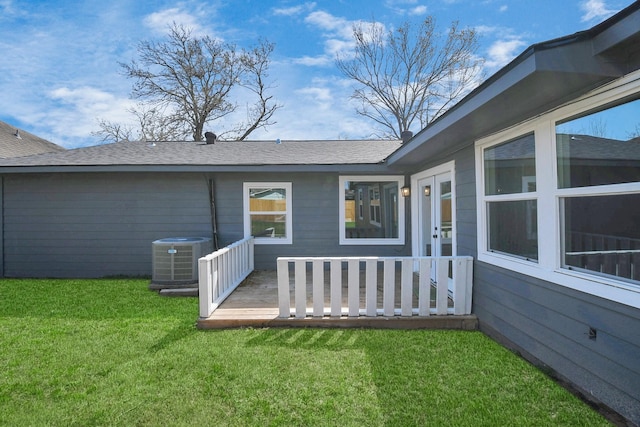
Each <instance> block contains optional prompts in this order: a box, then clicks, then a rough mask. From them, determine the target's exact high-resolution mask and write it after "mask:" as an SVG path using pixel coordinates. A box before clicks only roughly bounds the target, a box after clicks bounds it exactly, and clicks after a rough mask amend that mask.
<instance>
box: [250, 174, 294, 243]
mask: <svg viewBox="0 0 640 427" xmlns="http://www.w3.org/2000/svg"><path fill="white" fill-rule="evenodd" d="M251 188H284V190H285V192H286V194H287V210H286V211H285V215H286V220H285V232H286V234H287V235H286V237H285V238H276V237H256V238H255V244H256V245H290V244H292V243H293V216H292V206H293V193H292V191H291V188H292V185H291V183H290V182H245V183H244V184H243V191H242V206H243V212H244V237H245V238H246V237H249V236H251V218H250V212H249V190H250V189H251Z"/></svg>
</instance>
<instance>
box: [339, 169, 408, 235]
mask: <svg viewBox="0 0 640 427" xmlns="http://www.w3.org/2000/svg"><path fill="white" fill-rule="evenodd" d="M403 182H404V177H398V176H391V177H388V176H378V177H368V176H345V177H340V244H343V245H349V244H358V245H362V244H365V245H366V244H383V245H385V244H389V245H391V244H404V200H402V197H401V196H400V187H401V186H402V184H403Z"/></svg>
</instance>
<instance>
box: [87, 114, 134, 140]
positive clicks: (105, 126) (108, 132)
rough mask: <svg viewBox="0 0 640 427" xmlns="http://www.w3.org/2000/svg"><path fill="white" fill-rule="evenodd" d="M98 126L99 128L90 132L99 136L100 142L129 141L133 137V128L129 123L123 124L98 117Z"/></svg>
mask: <svg viewBox="0 0 640 427" xmlns="http://www.w3.org/2000/svg"><path fill="white" fill-rule="evenodd" d="M98 127H99V128H100V130H97V131H94V132H91V135H93V136H97V137H98V138H100V142H102V143H108V142H120V141H131V140H132V139H134V138H133V133H134V130H133V127H132V126H130V125H123V124H119V123H114V122H110V121H108V120H104V119H98Z"/></svg>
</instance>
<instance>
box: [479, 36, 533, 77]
mask: <svg viewBox="0 0 640 427" xmlns="http://www.w3.org/2000/svg"><path fill="white" fill-rule="evenodd" d="M524 46H526V42H525V41H524V40H522V39H520V38H519V37H517V36H514V37H511V38H508V39H502V40H498V41H496V42H494V43H493V44H492V45H491V46H490V47H489V49H488V50H487V60H486V62H485V66H486V67H487V68H489V69H497V68H501V67H503V66H504V65H506V64H507V63H509V62H510V61H511V60H512V59H513V58H515V57H516V56H517V55H518V54H519V53H520V50H521V49H522V48H523V47H524Z"/></svg>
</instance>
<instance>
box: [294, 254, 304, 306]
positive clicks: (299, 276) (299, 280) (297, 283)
mask: <svg viewBox="0 0 640 427" xmlns="http://www.w3.org/2000/svg"><path fill="white" fill-rule="evenodd" d="M294 266H295V272H294V295H295V301H296V317H298V318H302V317H306V316H307V263H306V261H304V260H302V259H298V260H296V261H295V262H294Z"/></svg>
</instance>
